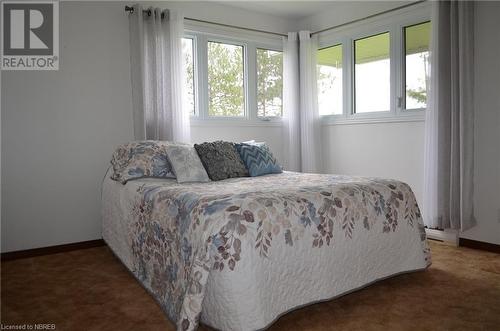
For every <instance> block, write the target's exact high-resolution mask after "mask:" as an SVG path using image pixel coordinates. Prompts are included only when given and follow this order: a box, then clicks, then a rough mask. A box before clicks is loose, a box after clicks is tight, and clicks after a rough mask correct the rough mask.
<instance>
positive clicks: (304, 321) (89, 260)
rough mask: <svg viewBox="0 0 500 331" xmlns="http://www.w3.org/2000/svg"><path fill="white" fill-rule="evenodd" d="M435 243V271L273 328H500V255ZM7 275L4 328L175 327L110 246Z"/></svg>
mask: <svg viewBox="0 0 500 331" xmlns="http://www.w3.org/2000/svg"><path fill="white" fill-rule="evenodd" d="M431 248H432V254H433V265H432V266H431V267H430V268H429V269H428V270H426V271H422V272H417V273H412V274H406V275H400V276H397V277H394V278H391V279H387V280H384V281H381V282H379V283H376V284H374V285H372V286H369V287H368V288H365V289H363V290H360V291H357V292H355V293H351V294H348V295H346V296H343V297H341V298H338V299H335V300H332V301H329V302H324V303H319V304H315V305H311V306H308V307H306V308H302V309H299V310H296V311H294V312H291V313H288V314H286V315H285V316H283V317H281V318H280V319H279V320H278V321H277V322H276V323H275V324H273V325H272V327H271V328H270V330H500V255H498V254H494V253H488V252H483V251H476V250H472V249H467V248H456V247H451V246H447V245H444V244H439V243H436V242H432V243H431ZM1 275H2V280H1V284H2V289H1V303H2V307H1V313H2V316H1V321H2V324H3V325H4V326H5V325H6V324H35V323H54V324H55V327H56V329H55V330H57V331H62V330H71V331H73V330H120V331H123V330H134V331H135V330H163V331H165V330H175V327H174V325H173V324H171V323H170V322H169V321H168V320H167V319H166V317H165V316H164V315H163V313H162V311H161V309H160V308H159V306H158V305H157V304H156V302H155V301H154V299H153V298H152V297H150V296H149V294H147V293H146V291H145V290H144V289H143V288H142V287H141V286H140V285H139V283H138V282H137V281H136V280H135V279H134V278H133V277H132V276H131V275H130V274H129V273H128V271H127V270H126V269H125V267H124V266H123V265H122V264H121V263H120V262H119V261H118V260H117V259H116V258H115V257H114V255H113V254H112V253H111V251H110V250H109V249H108V248H107V247H97V248H90V249H84V250H78V251H73V252H67V253H60V254H54V255H46V256H41V257H35V258H28V259H20V260H15V261H9V262H5V263H3V264H2V272H1ZM200 329H201V330H207V328H205V327H203V326H202V327H200Z"/></svg>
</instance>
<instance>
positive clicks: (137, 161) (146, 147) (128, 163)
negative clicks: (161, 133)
mask: <svg viewBox="0 0 500 331" xmlns="http://www.w3.org/2000/svg"><path fill="white" fill-rule="evenodd" d="M167 144H168V143H167V142H166V141H154V140H145V141H133V142H130V143H127V144H123V145H120V146H118V148H117V149H116V150H115V152H114V153H113V157H112V158H111V165H112V166H113V174H112V175H111V179H113V180H116V181H119V182H121V183H122V184H125V183H127V181H129V180H131V179H137V178H142V177H158V178H175V175H174V173H173V172H172V167H171V165H170V162H168V159H167V153H166V150H165V146H166V145H167Z"/></svg>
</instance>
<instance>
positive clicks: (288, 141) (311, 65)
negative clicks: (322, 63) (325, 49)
mask: <svg viewBox="0 0 500 331" xmlns="http://www.w3.org/2000/svg"><path fill="white" fill-rule="evenodd" d="M283 50H284V68H283V69H284V73H283V98H284V100H283V110H284V114H285V137H284V140H285V146H286V148H285V151H286V152H287V153H288V155H287V156H288V162H289V168H288V169H290V170H296V171H302V172H312V173H315V172H320V171H321V131H320V130H321V127H320V123H319V111H318V93H317V85H316V84H317V82H316V52H317V50H318V40H317V37H316V36H314V37H311V35H310V33H309V31H300V32H299V39H298V40H297V34H296V33H289V35H288V38H286V39H285V40H284V47H283ZM297 50H298V55H297ZM297 56H298V60H297Z"/></svg>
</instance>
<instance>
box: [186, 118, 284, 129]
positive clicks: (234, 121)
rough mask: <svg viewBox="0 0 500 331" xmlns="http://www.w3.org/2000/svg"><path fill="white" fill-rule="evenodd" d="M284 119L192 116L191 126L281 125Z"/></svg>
mask: <svg viewBox="0 0 500 331" xmlns="http://www.w3.org/2000/svg"><path fill="white" fill-rule="evenodd" d="M282 125H283V121H282V120H281V118H279V119H271V120H259V119H254V120H250V119H239V118H231V119H218V118H214V119H198V118H191V126H193V127H228V126H229V127H281V126H282Z"/></svg>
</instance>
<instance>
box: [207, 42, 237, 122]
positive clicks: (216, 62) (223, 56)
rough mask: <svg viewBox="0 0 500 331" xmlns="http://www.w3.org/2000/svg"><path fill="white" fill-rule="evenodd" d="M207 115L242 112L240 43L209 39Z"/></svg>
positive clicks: (225, 114) (228, 114)
mask: <svg viewBox="0 0 500 331" xmlns="http://www.w3.org/2000/svg"><path fill="white" fill-rule="evenodd" d="M207 44H208V45H207V50H208V55H207V56H208V115H209V116H224V117H232V116H244V115H245V77H244V76H245V74H244V67H243V46H240V45H232V44H226V43H222V42H215V41H209V42H208V43H207Z"/></svg>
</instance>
